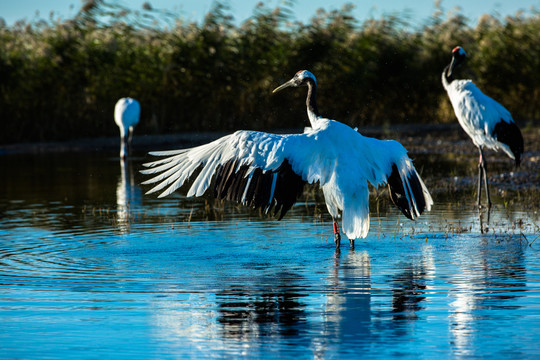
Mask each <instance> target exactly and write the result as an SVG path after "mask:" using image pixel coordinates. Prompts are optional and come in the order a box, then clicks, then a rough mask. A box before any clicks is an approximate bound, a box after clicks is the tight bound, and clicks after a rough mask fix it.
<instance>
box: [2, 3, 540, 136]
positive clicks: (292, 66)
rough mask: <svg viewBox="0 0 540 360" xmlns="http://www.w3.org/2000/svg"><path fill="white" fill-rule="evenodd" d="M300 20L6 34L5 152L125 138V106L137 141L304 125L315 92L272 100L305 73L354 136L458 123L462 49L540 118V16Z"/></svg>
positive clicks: (90, 14) (520, 112)
mask: <svg viewBox="0 0 540 360" xmlns="http://www.w3.org/2000/svg"><path fill="white" fill-rule="evenodd" d="M289 10H290V9H288V8H287V7H283V8H276V9H270V8H267V7H265V6H264V5H259V6H258V7H257V8H256V9H255V10H254V11H253V15H252V17H251V18H250V19H248V20H246V21H245V22H243V23H242V24H240V25H235V23H234V21H233V18H232V15H231V14H230V11H229V9H228V8H227V7H226V6H225V5H224V4H223V3H219V2H218V3H216V4H215V5H214V7H213V8H212V10H211V11H210V12H209V14H208V15H207V16H206V18H205V19H204V21H203V22H201V23H200V24H198V23H190V22H185V21H183V20H182V19H181V18H180V17H178V16H176V15H175V14H172V13H168V12H164V11H157V10H154V9H152V8H151V6H150V5H149V4H145V5H144V7H143V9H142V10H140V11H137V12H134V11H130V10H127V9H125V8H122V7H121V6H118V5H116V4H115V3H108V2H105V1H104V0H88V1H87V2H86V3H85V4H84V5H83V7H82V8H81V9H80V11H79V12H78V13H77V15H76V16H74V17H73V18H70V19H60V20H56V19H53V18H51V19H48V20H35V21H31V22H19V23H17V24H15V25H13V26H6V25H5V24H3V25H0V122H1V124H2V130H3V131H1V132H0V143H13V142H26V141H41V140H49V141H50V140H62V139H70V138H76V137H92V136H109V135H115V134H116V132H117V129H116V126H115V125H114V122H113V119H112V114H113V107H114V104H115V102H116V100H117V99H118V98H120V97H123V96H132V97H135V98H137V99H138V100H139V101H140V102H141V105H142V121H141V123H140V124H139V126H138V129H137V132H138V133H165V132H180V131H207V130H232V129H237V128H249V129H276V128H290V127H302V126H304V125H305V117H306V115H305V109H304V102H303V99H304V96H305V93H304V92H302V91H288V92H282V93H279V94H277V95H272V94H271V90H272V89H273V88H274V87H276V86H277V85H279V84H280V83H282V82H283V81H285V80H288V79H289V78H290V77H291V76H292V75H293V74H294V73H295V72H296V71H297V70H300V69H309V70H311V71H312V72H313V73H315V75H316V76H317V78H318V80H319V108H320V110H321V112H322V113H323V115H326V116H328V117H331V118H335V119H339V120H341V121H343V122H346V123H348V124H350V125H354V126H363V125H371V124H386V125H391V124H394V123H441V122H448V121H454V116H453V114H452V110H451V108H450V104H449V102H448V100H447V99H446V95H445V93H444V90H443V88H442V86H441V83H440V74H441V72H442V69H443V68H444V66H445V65H446V64H447V63H448V62H449V60H450V51H451V49H452V48H453V47H454V46H456V45H461V46H463V47H464V48H465V49H466V50H467V52H468V54H469V55H470V59H469V62H468V64H467V66H466V68H464V69H462V70H461V71H462V73H461V74H463V75H464V76H471V77H472V78H473V79H474V80H475V82H476V83H477V84H478V85H479V86H480V87H481V88H482V89H483V90H484V92H486V93H487V94H489V95H491V96H492V97H494V98H496V99H497V100H499V101H500V102H502V103H503V104H504V105H505V106H506V107H507V108H508V109H509V110H510V111H511V112H512V113H513V114H514V117H515V118H516V119H518V120H522V121H527V120H531V119H538V118H539V117H540V108H539V105H538V104H539V103H540V71H539V70H540V36H538V34H540V13H538V12H537V11H534V10H531V11H530V12H529V13H525V14H516V15H515V16H512V17H507V18H504V19H500V18H498V17H495V16H491V15H484V16H483V17H482V18H481V19H479V21H478V22H477V25H474V26H471V25H468V24H469V22H468V21H467V19H465V18H464V17H463V15H461V14H460V13H453V14H450V15H443V14H442V12H439V13H436V14H435V15H434V16H433V17H431V18H429V19H426V21H425V24H424V25H423V26H422V27H421V28H417V29H412V27H411V26H409V24H408V23H407V22H406V21H405V20H403V19H400V18H399V17H397V16H395V15H393V16H384V17H382V18H380V19H370V20H367V21H364V22H363V23H360V22H358V20H356V19H355V18H354V17H353V16H352V11H351V10H352V7H351V6H345V7H343V8H342V9H340V10H337V11H331V12H325V11H322V10H321V11H318V12H317V13H316V14H314V16H313V17H312V19H311V20H310V21H309V22H308V23H301V22H297V21H293V19H292V18H291V15H290V14H291V12H290V11H289ZM466 69H468V70H470V73H469V74H467V72H466V71H465V70H466Z"/></svg>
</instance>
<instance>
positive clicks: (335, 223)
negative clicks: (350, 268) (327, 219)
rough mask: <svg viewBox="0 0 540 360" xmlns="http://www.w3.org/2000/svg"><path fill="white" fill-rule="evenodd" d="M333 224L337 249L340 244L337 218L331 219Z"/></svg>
mask: <svg viewBox="0 0 540 360" xmlns="http://www.w3.org/2000/svg"><path fill="white" fill-rule="evenodd" d="M332 220H333V221H334V222H333V226H334V242H335V243H336V249H339V246H340V245H341V235H340V234H339V225H338V222H337V219H332Z"/></svg>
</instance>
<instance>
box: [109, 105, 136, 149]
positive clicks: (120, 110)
mask: <svg viewBox="0 0 540 360" xmlns="http://www.w3.org/2000/svg"><path fill="white" fill-rule="evenodd" d="M140 114H141V106H140V105H139V102H138V101H137V100H135V99H132V98H129V97H127V98H121V99H120V100H118V101H117V102H116V105H115V106H114V121H115V122H116V125H118V128H119V129H120V157H122V158H124V157H126V156H127V154H128V153H129V151H130V147H131V139H132V137H133V129H134V127H135V125H137V124H138V123H139V116H140Z"/></svg>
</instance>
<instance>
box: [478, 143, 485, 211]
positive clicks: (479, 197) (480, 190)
mask: <svg viewBox="0 0 540 360" xmlns="http://www.w3.org/2000/svg"><path fill="white" fill-rule="evenodd" d="M479 150H480V157H479V158H478V207H481V206H482V203H481V197H482V176H483V175H484V173H483V172H482V149H479Z"/></svg>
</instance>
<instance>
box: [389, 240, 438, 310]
mask: <svg viewBox="0 0 540 360" xmlns="http://www.w3.org/2000/svg"><path fill="white" fill-rule="evenodd" d="M399 268H400V269H404V270H403V271H401V272H399V273H398V274H396V275H395V276H394V281H393V285H392V312H393V313H394V316H393V319H394V320H418V312H419V311H420V310H422V309H423V306H422V305H421V302H422V301H424V300H425V299H426V296H425V293H426V290H427V289H428V281H429V280H430V279H431V278H432V276H433V274H434V273H435V264H434V261H433V254H432V248H431V247H424V248H423V251H422V258H421V260H420V261H418V262H415V263H409V264H407V265H404V266H400V267H399Z"/></svg>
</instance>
